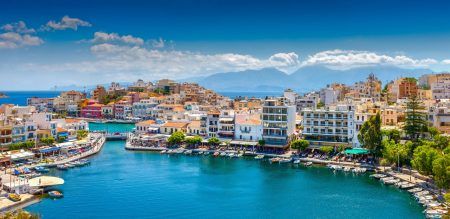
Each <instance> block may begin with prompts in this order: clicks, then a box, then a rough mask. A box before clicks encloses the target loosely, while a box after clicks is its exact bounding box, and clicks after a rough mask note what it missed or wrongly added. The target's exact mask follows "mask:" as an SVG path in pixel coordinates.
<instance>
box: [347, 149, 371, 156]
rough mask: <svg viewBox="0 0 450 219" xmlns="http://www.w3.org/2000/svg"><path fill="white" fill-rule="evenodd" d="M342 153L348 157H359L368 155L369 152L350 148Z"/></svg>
mask: <svg viewBox="0 0 450 219" xmlns="http://www.w3.org/2000/svg"><path fill="white" fill-rule="evenodd" d="M344 153H345V154H350V155H361V154H368V153H369V150H367V149H364V148H352V149H347V150H345V151H344Z"/></svg>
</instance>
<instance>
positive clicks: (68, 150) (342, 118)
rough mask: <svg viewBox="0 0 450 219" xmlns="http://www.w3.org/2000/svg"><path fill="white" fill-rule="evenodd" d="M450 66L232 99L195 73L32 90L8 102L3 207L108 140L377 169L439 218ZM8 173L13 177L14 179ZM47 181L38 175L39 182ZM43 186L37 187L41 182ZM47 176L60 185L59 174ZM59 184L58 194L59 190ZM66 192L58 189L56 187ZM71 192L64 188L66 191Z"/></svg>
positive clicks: (446, 175)
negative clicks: (47, 92)
mask: <svg viewBox="0 0 450 219" xmlns="http://www.w3.org/2000/svg"><path fill="white" fill-rule="evenodd" d="M97 123H99V124H103V123H129V124H135V128H134V129H133V131H132V132H129V133H128V132H126V133H121V132H114V131H108V130H103V131H94V132H93V131H92V130H91V132H89V126H90V125H89V124H97ZM449 134H450V73H441V74H425V75H423V76H421V77H420V78H398V79H396V80H394V81H391V82H389V83H387V84H382V82H381V81H380V80H379V79H378V78H377V77H376V75H375V74H369V75H367V79H366V80H365V81H359V82H355V83H354V84H339V83H331V84H329V85H327V86H326V87H324V88H322V89H320V90H317V91H312V92H308V93H304V94H299V93H296V92H295V88H291V89H286V90H285V91H284V92H283V94H282V95H281V96H276V97H272V96H266V97H263V98H258V97H246V96H237V97H234V98H229V97H226V96H223V95H220V94H219V93H217V92H215V91H213V90H210V89H206V88H204V87H202V86H200V85H198V84H196V83H185V82H184V83H183V82H176V81H173V80H169V79H162V80H158V81H155V82H146V81H143V80H138V81H136V82H134V83H133V84H132V85H130V86H127V87H125V86H121V85H120V84H119V83H115V82H112V83H111V84H110V85H109V87H104V86H101V85H98V86H97V87H96V88H95V89H93V90H91V91H89V92H80V91H74V90H72V91H64V92H61V93H60V95H59V96H57V97H51V98H42V97H29V98H28V99H27V105H26V106H19V105H13V104H3V105H1V106H0V146H1V149H2V154H1V160H0V163H1V165H2V170H3V173H2V184H3V190H4V191H3V192H2V194H4V199H5V200H3V201H2V200H0V208H1V209H2V210H11V209H15V208H14V207H15V206H20V205H18V204H15V203H16V202H21V200H22V201H23V200H28V199H32V198H30V197H33V194H38V193H39V192H41V193H43V192H44V191H47V190H45V187H46V186H41V183H42V181H45V180H48V181H52V182H53V183H54V184H52V185H57V184H58V183H62V182H61V181H60V180H61V179H53V178H51V179H46V178H42V179H40V180H39V183H38V184H37V185H36V184H33V183H32V181H33V178H36V177H44V176H43V175H45V173H46V172H47V171H48V169H49V168H56V169H57V170H60V171H62V170H66V169H69V168H73V167H75V166H83V165H86V164H87V163H88V162H89V161H88V160H86V159H85V158H86V157H89V156H91V155H94V154H96V153H97V152H99V151H100V150H101V148H102V146H103V144H104V142H105V141H106V140H108V139H110V140H112V139H122V140H125V139H126V140H127V141H126V144H125V147H124V148H125V149H127V150H130V151H132V150H139V151H157V152H158V153H161V154H169V155H170V154H186V155H192V154H196V155H201V156H205V155H210V156H214V157H241V156H252V157H254V158H255V159H257V160H268V161H269V162H271V163H292V164H293V165H303V166H311V165H315V164H317V165H326V166H327V167H328V168H330V169H331V170H332V171H345V172H353V173H355V174H359V173H364V172H366V171H371V172H375V173H373V174H372V175H371V176H372V177H373V178H375V179H380V181H382V182H383V183H384V184H387V185H396V186H397V187H398V188H401V189H405V190H408V191H409V192H410V193H412V194H413V195H414V196H415V197H416V199H417V200H418V202H420V203H421V204H422V205H423V206H424V209H425V211H424V213H425V215H426V216H427V217H430V218H440V217H442V216H443V215H445V214H447V212H448V201H450V200H449V199H450V195H449V194H448V193H447V194H446V192H448V189H449V187H450V172H449V168H450V144H449V143H450V138H449V136H448V135H449ZM8 179H9V180H8ZM34 181H36V180H34ZM32 185H35V186H32ZM48 185H51V183H50V182H49V184H48ZM49 194H50V193H49ZM56 195H58V194H56ZM60 195H62V194H60Z"/></svg>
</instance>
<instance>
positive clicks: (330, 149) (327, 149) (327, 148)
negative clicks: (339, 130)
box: [320, 146, 334, 154]
mask: <svg viewBox="0 0 450 219" xmlns="http://www.w3.org/2000/svg"><path fill="white" fill-rule="evenodd" d="M320 151H322V152H323V153H325V154H331V153H332V152H333V151H334V147H332V146H322V147H320Z"/></svg>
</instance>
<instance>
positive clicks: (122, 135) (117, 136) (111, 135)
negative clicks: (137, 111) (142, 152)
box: [94, 131, 129, 141]
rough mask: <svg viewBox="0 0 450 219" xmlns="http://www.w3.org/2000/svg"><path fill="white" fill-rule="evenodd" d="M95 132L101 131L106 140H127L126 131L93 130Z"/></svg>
mask: <svg viewBox="0 0 450 219" xmlns="http://www.w3.org/2000/svg"><path fill="white" fill-rule="evenodd" d="M94 132H96V133H103V134H104V135H105V139H106V140H107V141H122V140H127V138H128V135H129V133H128V132H105V131H94Z"/></svg>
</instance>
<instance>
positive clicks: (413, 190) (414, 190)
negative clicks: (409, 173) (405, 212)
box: [408, 188, 422, 193]
mask: <svg viewBox="0 0 450 219" xmlns="http://www.w3.org/2000/svg"><path fill="white" fill-rule="evenodd" d="M420 191H422V188H413V189H409V190H408V192H409V193H416V192H420Z"/></svg>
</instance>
